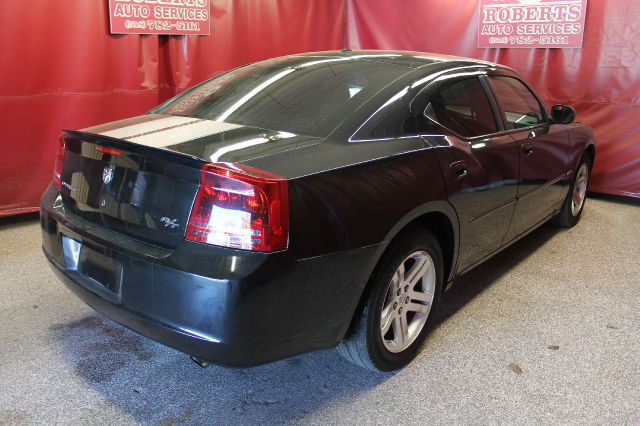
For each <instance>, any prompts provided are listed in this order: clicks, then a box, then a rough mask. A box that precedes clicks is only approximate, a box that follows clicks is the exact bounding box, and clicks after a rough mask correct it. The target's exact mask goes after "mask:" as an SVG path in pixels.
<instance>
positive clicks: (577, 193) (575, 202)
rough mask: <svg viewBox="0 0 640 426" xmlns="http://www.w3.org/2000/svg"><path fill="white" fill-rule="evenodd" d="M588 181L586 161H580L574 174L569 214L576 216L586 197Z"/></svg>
mask: <svg viewBox="0 0 640 426" xmlns="http://www.w3.org/2000/svg"><path fill="white" fill-rule="evenodd" d="M588 182H589V168H588V166H587V163H582V165H581V166H580V168H579V169H578V174H577V175H576V181H575V183H574V185H573V194H572V197H571V214H572V215H573V216H577V215H578V214H579V213H580V210H581V209H582V205H583V204H584V200H585V198H586V197H587V184H588Z"/></svg>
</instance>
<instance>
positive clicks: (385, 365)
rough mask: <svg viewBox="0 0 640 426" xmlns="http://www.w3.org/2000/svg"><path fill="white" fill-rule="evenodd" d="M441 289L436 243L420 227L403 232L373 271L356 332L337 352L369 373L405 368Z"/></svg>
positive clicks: (425, 330)
mask: <svg viewBox="0 0 640 426" xmlns="http://www.w3.org/2000/svg"><path fill="white" fill-rule="evenodd" d="M442 288H443V260H442V250H441V248H440V244H439V243H438V240H437V239H436V238H435V237H434V236H433V234H431V233H430V232H428V231H426V230H423V229H420V228H414V229H411V230H409V231H408V232H406V233H404V234H403V236H402V237H400V238H399V239H398V240H397V241H396V242H394V243H392V245H391V247H390V248H389V250H388V251H387V253H386V254H385V256H384V257H383V259H382V260H381V263H380V264H379V266H378V267H377V268H376V272H375V273H374V275H373V276H372V278H371V281H370V282H369V286H368V293H367V294H366V295H365V302H364V306H363V308H362V313H361V314H360V316H359V318H358V320H357V322H356V325H355V329H354V330H353V331H352V332H351V334H350V335H348V336H347V337H346V338H345V339H344V340H343V341H342V342H341V343H340V344H339V345H338V348H337V349H338V352H339V353H340V354H341V355H342V356H343V357H344V358H346V359H347V360H348V361H350V362H353V363H354V364H356V365H359V366H361V367H364V368H367V369H369V370H373V371H391V370H397V369H399V368H402V367H404V366H405V365H407V364H408V363H409V362H411V360H413V358H415V356H416V355H417V353H418V351H419V350H420V347H421V346H422V343H423V342H424V339H425V338H426V336H427V333H428V330H429V328H430V325H431V323H432V318H433V312H434V310H435V309H436V306H437V304H438V302H439V300H440V296H441V294H442Z"/></svg>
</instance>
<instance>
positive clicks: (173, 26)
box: [109, 0, 210, 35]
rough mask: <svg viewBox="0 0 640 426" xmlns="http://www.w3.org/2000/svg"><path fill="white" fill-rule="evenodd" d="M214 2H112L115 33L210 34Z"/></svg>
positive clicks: (111, 0)
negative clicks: (210, 3)
mask: <svg viewBox="0 0 640 426" xmlns="http://www.w3.org/2000/svg"><path fill="white" fill-rule="evenodd" d="M209 2H210V0H109V18H110V19H109V20H110V23H111V34H171V35H209V33H210V26H209V25H210V8H209Z"/></svg>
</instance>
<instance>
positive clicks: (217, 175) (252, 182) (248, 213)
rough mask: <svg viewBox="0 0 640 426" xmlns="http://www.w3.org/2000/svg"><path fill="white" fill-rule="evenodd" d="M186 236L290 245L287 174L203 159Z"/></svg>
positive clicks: (257, 247) (252, 246)
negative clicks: (277, 173) (211, 162)
mask: <svg viewBox="0 0 640 426" xmlns="http://www.w3.org/2000/svg"><path fill="white" fill-rule="evenodd" d="M185 238H186V239H187V240H191V241H198V242H202V243H208V244H214V245H219V246H224V247H231V248H238V249H244V250H254V251H277V250H283V249H285V248H287V242H288V238H289V200H288V189H287V181H286V179H284V178H283V177H280V176H277V175H273V174H271V173H267V172H264V171H262V170H258V169H255V168H253V167H249V166H243V165H236V164H227V163H217V164H205V165H204V167H202V170H201V172H200V188H199V189H198V195H197V196H196V201H195V203H194V205H193V209H192V210H191V215H190V217H189V224H188V226H187V234H186V237H185Z"/></svg>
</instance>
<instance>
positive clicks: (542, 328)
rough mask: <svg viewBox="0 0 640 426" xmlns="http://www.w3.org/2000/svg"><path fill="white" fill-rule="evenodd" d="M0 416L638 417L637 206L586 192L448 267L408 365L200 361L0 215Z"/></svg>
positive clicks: (242, 420) (228, 419)
mask: <svg viewBox="0 0 640 426" xmlns="http://www.w3.org/2000/svg"><path fill="white" fill-rule="evenodd" d="M0 241H1V245H0V281H1V282H0V324H1V325H0V424H2V425H4V424H11V425H20V424H109V425H112V424H118V425H124V424H158V425H171V424H174V425H177V424H234V425H236V424H255V423H259V424H281V423H296V424H323V425H324V424H371V423H376V424H382V423H387V424H395V423H400V424H445V423H457V424H458V423H464V424H478V423H481V424H496V423H503V424H504V423H506V424H525V423H526V424H532V423H534V424H535V423H537V424H540V423H550V422H560V423H572V424H602V423H610V424H639V423H640V355H638V354H639V353H640V309H639V308H640V262H639V261H638V255H639V254H640V205H639V203H638V202H635V201H622V200H619V199H611V198H603V197H599V198H597V199H590V200H589V201H588V203H587V207H586V211H585V214H584V217H583V220H582V222H581V223H580V224H579V225H578V226H577V227H576V228H574V229H571V230H569V231H564V230H560V229H558V228H555V227H552V226H550V225H545V226H543V227H542V228H540V229H539V230H537V231H535V232H534V233H533V234H531V235H530V236H528V237H527V238H525V239H524V240H522V241H521V242H519V243H517V244H516V245H514V246H513V247H512V248H510V249H508V250H507V251H506V252H504V253H502V254H500V255H498V256H497V257H495V258H493V259H492V260H490V261H489V262H488V263H485V264H484V265H482V266H480V267H479V268H477V269H475V270H474V271H472V272H470V273H469V274H467V275H466V276H464V277H462V278H460V279H459V280H458V282H457V284H456V286H455V287H454V288H453V289H452V290H451V291H450V292H449V293H447V294H446V296H445V298H444V302H443V306H442V309H441V311H440V313H439V320H438V326H437V327H436V328H435V330H434V332H433V333H432V334H431V335H430V337H429V338H428V340H427V343H426V345H425V347H424V348H423V351H422V353H421V354H420V355H419V356H418V358H417V359H416V360H415V362H414V363H413V364H411V365H410V366H409V367H408V368H407V369H405V370H403V371H401V372H398V373H395V374H373V373H371V372H368V371H365V370H362V369H360V368H358V367H355V366H352V365H351V364H348V363H346V362H345V361H343V360H342V359H341V358H340V357H339V356H338V354H337V353H336V352H335V351H328V352H323V353H315V354H310V355H306V356H302V357H298V358H295V359H290V360H286V361H282V362H278V363H275V364H271V365H267V366H263V367H259V368H255V369H247V370H230V369H225V368H219V367H210V368H208V369H206V370H203V369H200V368H199V367H197V366H196V365H195V364H194V363H192V362H191V361H189V360H188V359H187V357H186V356H184V355H182V354H180V353H178V352H176V351H174V350H172V349H168V348H165V347H163V346H161V345H159V344H156V343H154V342H151V341H149V340H147V339H145V338H142V337H140V336H138V335H136V334H134V333H132V332H130V331H128V330H126V329H124V328H122V327H120V326H118V325H116V324H114V323H113V322H111V321H109V320H107V319H106V318H104V317H102V316H100V315H98V314H96V313H95V312H93V311H92V310H91V309H89V308H88V307H87V306H85V305H84V304H83V303H82V302H80V301H79V300H77V299H76V298H75V297H74V296H73V295H72V294H71V292H69V291H68V290H67V289H66V288H65V287H64V286H63V285H62V284H61V283H59V282H58V281H57V280H56V279H55V278H54V276H53V273H51V272H50V271H49V268H48V266H47V265H46V263H45V259H44V257H43V255H42V253H41V251H40V234H39V228H38V224H37V221H36V217H35V216H30V217H26V218H24V217H23V218H20V219H9V220H7V219H5V220H3V221H0Z"/></svg>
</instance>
